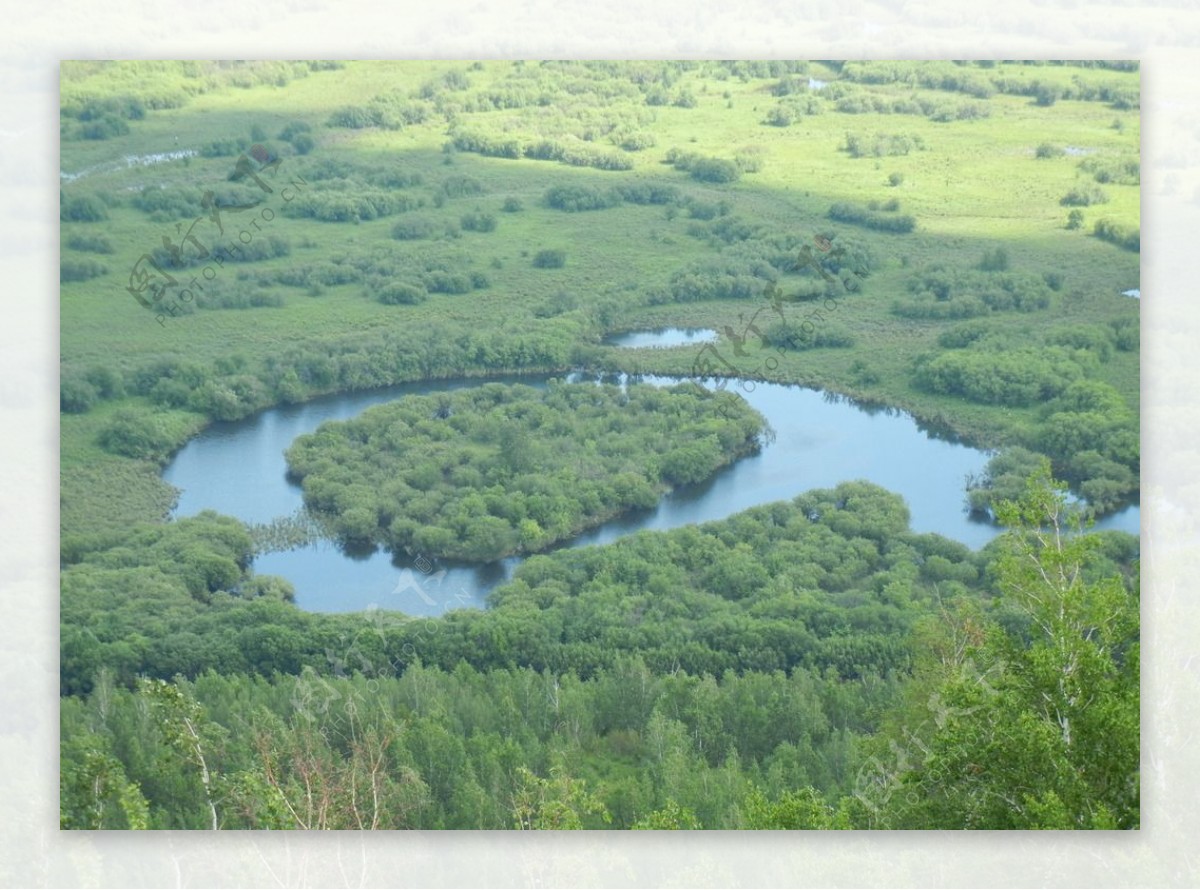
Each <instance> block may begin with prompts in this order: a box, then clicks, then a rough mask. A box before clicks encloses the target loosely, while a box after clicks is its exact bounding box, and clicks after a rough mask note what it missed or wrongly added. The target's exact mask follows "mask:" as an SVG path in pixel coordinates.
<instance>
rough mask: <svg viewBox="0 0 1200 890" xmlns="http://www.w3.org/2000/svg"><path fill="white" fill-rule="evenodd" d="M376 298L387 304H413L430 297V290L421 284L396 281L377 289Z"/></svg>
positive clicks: (422, 301)
mask: <svg viewBox="0 0 1200 890" xmlns="http://www.w3.org/2000/svg"><path fill="white" fill-rule="evenodd" d="M375 299H377V300H378V301H379V302H380V303H383V304H384V305H385V306H399V305H407V306H412V305H415V304H417V303H424V302H425V301H426V300H427V299H429V292H428V291H427V290H426V289H425V288H424V286H422V285H420V284H413V283H411V282H407V281H396V282H393V283H391V284H389V285H386V286H385V287H382V288H380V289H379V290H378V291H376V292H375Z"/></svg>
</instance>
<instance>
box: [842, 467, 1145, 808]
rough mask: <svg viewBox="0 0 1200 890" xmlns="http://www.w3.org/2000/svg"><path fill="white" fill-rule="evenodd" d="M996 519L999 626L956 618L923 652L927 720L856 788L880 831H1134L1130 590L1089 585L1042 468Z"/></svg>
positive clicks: (1133, 615)
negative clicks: (873, 810) (927, 658)
mask: <svg viewBox="0 0 1200 890" xmlns="http://www.w3.org/2000/svg"><path fill="white" fill-rule="evenodd" d="M996 511H997V514H998V516H999V517H1000V520H1001V522H1003V523H1004V524H1005V525H1007V526H1009V528H1010V531H1009V532H1007V533H1006V534H1005V536H1004V537H1003V539H1002V541H1001V543H1000V555H999V558H998V559H997V561H996V563H995V572H996V581H997V586H998V588H999V591H1000V594H1001V601H1000V606H1001V609H1002V610H1003V611H1001V613H1000V614H1001V615H1007V619H1008V620H1006V621H1005V623H1004V625H1001V623H999V622H998V621H997V620H995V619H989V618H987V617H985V616H983V615H981V614H979V613H978V612H977V611H976V612H972V611H971V610H967V611H962V610H960V611H959V612H958V616H959V617H958V619H957V620H954V621H949V622H942V625H941V627H942V632H941V634H940V635H939V634H933V635H931V636H930V638H929V639H927V640H925V641H923V643H922V646H921V648H922V649H923V650H924V651H926V652H939V653H941V657H940V658H938V659H932V660H931V662H932V663H929V664H927V666H926V669H925V672H924V676H923V678H922V680H921V681H920V682H918V683H917V684H915V685H914V691H915V692H918V693H919V694H921V695H927V696H928V697H927V698H926V700H925V708H924V709H921V708H917V709H914V710H913V712H912V713H910V715H909V719H908V720H907V721H906V722H907V724H908V725H907V726H906V727H905V728H904V729H903V730H902V731H900V732H898V733H896V732H894V733H892V734H891V736H890V738H889V744H890V749H891V750H890V755H891V756H890V757H889V758H887V759H889V760H890V762H891V763H892V764H893V770H892V771H889V770H888V769H886V768H883V769H876V770H874V772H873V773H872V779H871V781H869V782H866V783H860V787H873V788H874V789H875V791H876V793H875V795H874V798H875V800H876V801H877V802H880V803H881V805H880V806H879V807H878V808H877V812H879V813H881V815H882V819H883V823H884V824H885V825H888V826H890V827H904V828H985V829H1024V828H1077V829H1078V828H1093V829H1100V828H1124V829H1129V828H1137V827H1138V825H1139V810H1138V801H1139V781H1138V759H1139V732H1138V728H1139V724H1138V708H1139V698H1138V678H1139V670H1138V602H1137V595H1136V592H1135V591H1131V590H1129V589H1127V588H1126V586H1125V583H1124V582H1123V581H1122V579H1121V578H1120V577H1119V576H1110V577H1095V575H1096V572H1095V570H1094V569H1095V565H1096V564H1097V562H1098V560H1097V559H1096V550H1097V548H1098V547H1099V546H1100V543H1101V542H1100V539H1098V538H1097V537H1095V536H1091V535H1086V534H1083V533H1082V529H1081V528H1080V524H1079V520H1078V517H1077V515H1075V514H1073V513H1072V512H1071V511H1070V509H1069V508H1068V506H1067V503H1066V495H1065V488H1064V487H1063V486H1062V484H1061V483H1059V482H1056V481H1055V480H1053V479H1052V478H1051V476H1050V469H1049V463H1048V462H1043V465H1042V467H1041V468H1040V469H1039V471H1038V472H1037V473H1035V474H1034V475H1033V476H1032V477H1030V480H1029V483H1028V485H1027V487H1026V490H1025V492H1024V494H1023V495H1022V496H1021V497H1020V498H1019V499H1018V500H1016V501H1008V502H1003V503H1001V504H999V505H997V507H996ZM931 640H932V644H931V642H930V641H931ZM922 710H923V711H924V713H925V715H927V719H924V720H923V721H921V722H920V724H919V725H915V726H914V725H913V724H914V723H916V721H915V720H914V719H912V718H913V715H915V714H919V713H921V711H922ZM930 718H931V719H930ZM881 762H882V761H880V760H878V759H876V765H877V766H878V765H879V764H880V763H881ZM880 788H883V789H884V793H883V794H882V795H880V794H878V790H879V789H880ZM868 796H870V795H868Z"/></svg>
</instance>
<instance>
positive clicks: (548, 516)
mask: <svg viewBox="0 0 1200 890" xmlns="http://www.w3.org/2000/svg"><path fill="white" fill-rule="evenodd" d="M718 409H720V410H718ZM763 430H764V421H763V420H762V418H761V417H760V416H758V415H757V414H756V412H754V411H753V409H751V408H750V407H749V406H748V405H746V404H745V402H743V401H742V400H741V399H739V398H737V397H734V396H731V395H730V394H723V393H712V392H709V391H707V390H705V389H704V388H703V387H700V386H697V385H695V384H681V385H679V386H675V387H672V388H670V389H659V388H658V387H654V386H649V385H631V386H629V387H628V388H627V389H625V390H622V389H621V388H619V387H615V386H611V385H603V386H595V385H593V384H590V383H583V384H562V383H557V382H554V381H551V382H550V383H549V384H548V386H547V388H546V389H545V390H544V391H542V390H537V389H534V388H533V387H529V386H522V385H515V386H507V387H506V386H503V385H501V384H498V383H491V384H487V385H485V386H482V387H479V388H478V389H475V390H472V391H469V392H460V393H450V394H446V395H441V396H422V397H416V396H413V397H408V398H405V399H402V400H400V401H398V402H396V403H394V404H391V405H386V406H379V407H376V408H372V409H370V410H369V411H366V412H365V413H364V414H363V415H362V416H361V417H359V418H356V419H355V420H350V421H345V422H341V423H327V424H324V425H322V427H321V428H320V429H319V430H317V432H315V433H312V434H310V435H307V436H301V437H300V438H299V439H297V440H296V442H295V443H294V444H293V445H292V446H291V448H289V449H288V452H287V459H288V468H289V471H290V472H291V473H292V474H293V475H294V476H295V477H296V478H297V479H298V480H300V481H301V484H302V485H303V487H304V499H305V503H306V504H307V505H308V506H309V508H310V509H313V510H315V511H317V512H319V513H322V514H327V515H329V516H331V517H333V521H332V526H333V528H334V530H335V531H336V533H337V534H338V535H339V536H340V537H342V538H343V539H345V540H347V541H353V542H365V541H373V542H378V543H381V544H384V545H386V546H387V547H389V548H392V549H400V548H404V549H408V550H410V551H415V552H419V553H423V554H428V555H431V556H439V557H449V558H455V559H465V560H472V561H489V560H494V559H498V558H500V557H502V556H507V555H509V554H512V553H520V552H529V551H537V550H542V549H545V548H546V547H549V546H550V545H552V544H554V543H556V542H558V541H561V540H563V539H566V538H570V537H573V536H574V535H576V534H578V533H579V532H580V531H582V530H583V529H586V528H589V527H592V526H594V525H598V524H599V523H600V522H602V521H603V520H605V519H608V518H610V517H612V516H614V515H617V514H619V513H622V512H624V511H626V510H630V509H633V508H647V507H651V506H653V505H654V504H656V503H657V502H658V498H659V496H660V495H661V494H662V493H663V491H665V490H667V489H669V488H672V487H674V486H678V485H687V484H690V483H695V482H700V481H701V480H703V479H705V478H707V477H708V476H710V475H711V474H712V473H713V472H715V471H716V470H717V469H718V468H719V467H721V466H723V465H724V464H727V463H730V462H732V461H733V460H736V459H737V458H738V457H739V456H741V455H743V454H746V453H747V452H749V451H751V450H753V449H755V448H757V447H758V445H759V444H760V438H761V436H762V434H763Z"/></svg>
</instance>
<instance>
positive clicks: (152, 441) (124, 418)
mask: <svg viewBox="0 0 1200 890" xmlns="http://www.w3.org/2000/svg"><path fill="white" fill-rule="evenodd" d="M97 438H98V441H99V443H100V447H101V448H103V449H104V450H105V451H109V452H112V453H113V454H121V455H124V456H125V457H132V458H136V459H138V460H154V461H158V460H162V459H163V458H164V457H166V456H167V454H168V453H169V452H170V450H171V448H172V447H174V445H175V441H174V439H173V438H172V437H171V435H170V433H169V432H168V431H167V430H166V429H165V427H164V426H163V424H162V421H161V419H160V418H158V417H156V416H155V415H153V414H149V413H144V412H140V411H135V410H133V409H130V408H125V409H122V410H120V411H118V412H117V413H116V414H115V415H114V416H113V419H112V420H111V421H109V423H108V424H107V425H106V426H105V427H104V428H103V429H101V431H100V434H99V436H98V437H97Z"/></svg>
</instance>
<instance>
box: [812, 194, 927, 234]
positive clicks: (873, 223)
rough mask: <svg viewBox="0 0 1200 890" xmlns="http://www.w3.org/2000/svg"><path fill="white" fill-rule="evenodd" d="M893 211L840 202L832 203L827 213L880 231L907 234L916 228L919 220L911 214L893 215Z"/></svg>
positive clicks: (831, 217)
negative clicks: (877, 210)
mask: <svg viewBox="0 0 1200 890" xmlns="http://www.w3.org/2000/svg"><path fill="white" fill-rule="evenodd" d="M892 212H894V211H891V212H889V211H884V212H882V213H880V212H876V211H874V210H871V209H869V208H867V207H862V206H860V205H857V204H849V203H845V202H840V203H837V204H833V205H831V206H830V208H829V212H828V213H827V214H826V215H827V216H828V217H829V218H830V219H832V220H835V221H836V222H844V223H851V224H852V225H856V226H863V227H864V228H868V229H875V230H877V231H880V232H898V233H900V234H906V233H908V232H911V231H912V230H913V229H914V228H916V225H917V221H916V219H915V218H914V217H913V216H911V215H909V214H903V215H900V216H893V215H892Z"/></svg>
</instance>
